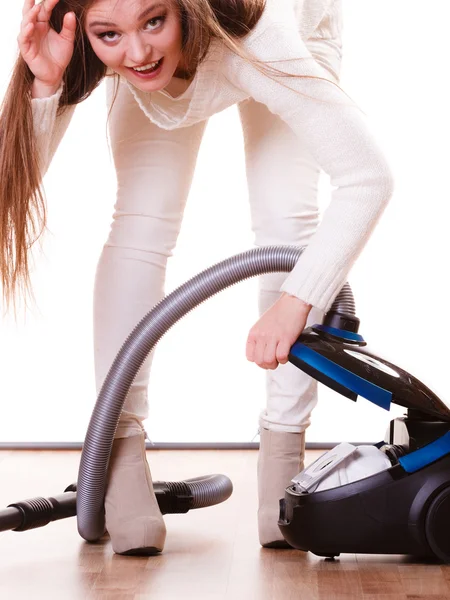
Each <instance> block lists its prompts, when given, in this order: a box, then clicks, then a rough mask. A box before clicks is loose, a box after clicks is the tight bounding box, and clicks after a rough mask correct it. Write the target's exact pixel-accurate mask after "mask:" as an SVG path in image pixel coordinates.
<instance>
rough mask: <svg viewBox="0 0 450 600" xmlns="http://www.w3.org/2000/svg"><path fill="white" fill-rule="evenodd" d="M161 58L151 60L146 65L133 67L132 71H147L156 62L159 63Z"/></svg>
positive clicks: (154, 65)
mask: <svg viewBox="0 0 450 600" xmlns="http://www.w3.org/2000/svg"><path fill="white" fill-rule="evenodd" d="M160 60H161V59H159V60H157V61H156V62H152V63H149V64H148V65H145V66H143V67H133V70H134V71H148V69H154V68H155V67H156V65H157V64H159V62H160Z"/></svg>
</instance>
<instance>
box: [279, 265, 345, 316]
mask: <svg viewBox="0 0 450 600" xmlns="http://www.w3.org/2000/svg"><path fill="white" fill-rule="evenodd" d="M304 262H306V261H302V258H301V257H300V259H299V261H298V263H297V264H296V266H295V267H294V269H293V270H292V271H291V273H290V274H289V275H288V276H287V277H286V279H285V280H284V282H283V285H282V286H281V288H280V289H281V291H282V292H286V293H287V294H290V295H291V296H295V297H296V298H299V299H300V300H303V302H306V303H307V304H311V305H312V306H314V307H315V308H318V309H319V310H322V311H324V312H327V311H328V310H330V308H331V306H332V304H333V302H334V299H335V298H336V296H337V295H338V293H339V292H340V291H341V289H342V287H343V286H344V285H345V283H346V281H347V269H346V270H345V271H344V270H338V271H336V265H334V268H333V267H331V268H330V269H324V268H323V265H321V268H320V269H317V267H314V266H312V265H307V264H304Z"/></svg>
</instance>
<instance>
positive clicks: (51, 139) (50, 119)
mask: <svg viewBox="0 0 450 600" xmlns="http://www.w3.org/2000/svg"><path fill="white" fill-rule="evenodd" d="M62 90H63V87H62V85H61V87H60V88H59V90H58V91H57V92H56V93H55V94H54V95H53V96H50V97H48V98H33V99H32V100H31V109H32V113H33V131H34V136H35V141H36V146H37V152H38V155H39V164H40V168H41V174H42V177H44V175H45V173H46V172H47V169H48V168H49V166H50V163H51V161H52V158H53V156H54V154H55V152H56V150H57V148H58V146H59V144H60V142H61V140H62V138H63V136H64V133H65V132H66V130H67V127H68V126H69V123H70V120H71V118H72V115H73V113H74V110H75V106H69V107H67V108H66V109H65V110H64V112H63V113H62V114H61V115H57V110H58V103H59V99H60V97H61V94H62Z"/></svg>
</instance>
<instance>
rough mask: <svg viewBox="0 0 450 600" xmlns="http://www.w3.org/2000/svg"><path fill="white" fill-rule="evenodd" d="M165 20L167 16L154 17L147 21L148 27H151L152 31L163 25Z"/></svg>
mask: <svg viewBox="0 0 450 600" xmlns="http://www.w3.org/2000/svg"><path fill="white" fill-rule="evenodd" d="M165 20H166V17H165V16H161V17H153V19H150V20H149V21H147V23H146V29H149V30H150V31H154V30H155V29H158V27H161V26H162V24H163V23H164V21H165Z"/></svg>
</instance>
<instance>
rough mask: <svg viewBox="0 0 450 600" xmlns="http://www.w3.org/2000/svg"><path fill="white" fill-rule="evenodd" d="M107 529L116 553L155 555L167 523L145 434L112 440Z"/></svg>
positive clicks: (106, 510) (160, 544)
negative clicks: (160, 504)
mask: <svg viewBox="0 0 450 600" xmlns="http://www.w3.org/2000/svg"><path fill="white" fill-rule="evenodd" d="M105 519H106V529H107V530H108V532H109V535H110V537H111V542H112V547H113V550H114V552H116V553H117V554H142V555H148V554H156V553H157V552H161V551H162V550H163V548H164V541H165V539H166V526H165V524H164V519H163V517H162V514H161V512H160V510H159V506H158V502H157V500H156V496H155V493H154V491H153V483H152V477H151V474H150V469H149V466H148V463H147V459H146V456H145V436H144V433H142V434H140V435H134V436H132V437H126V438H118V439H115V440H114V442H113V448H112V452H111V458H110V462H109V469H108V483H107V487H106V497H105Z"/></svg>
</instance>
